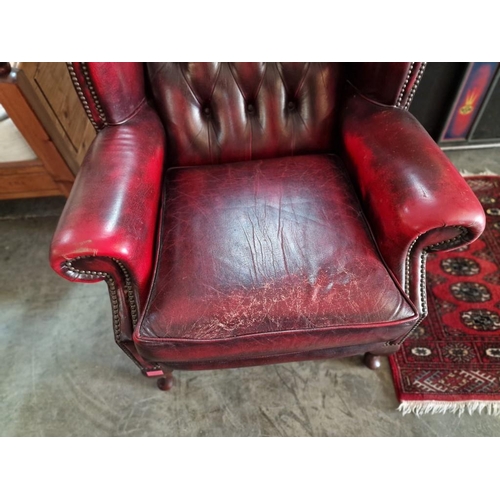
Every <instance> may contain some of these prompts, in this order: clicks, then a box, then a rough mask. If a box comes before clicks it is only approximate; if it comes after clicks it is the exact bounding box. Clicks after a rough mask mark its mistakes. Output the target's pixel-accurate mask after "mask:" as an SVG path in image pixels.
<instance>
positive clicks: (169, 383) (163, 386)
mask: <svg viewBox="0 0 500 500" xmlns="http://www.w3.org/2000/svg"><path fill="white" fill-rule="evenodd" d="M163 373H164V374H165V376H164V377H161V378H159V379H158V380H157V381H156V385H157V386H158V389H160V390H161V391H169V390H170V389H172V387H173V386H174V382H175V378H174V376H173V375H172V370H165V369H164V370H163Z"/></svg>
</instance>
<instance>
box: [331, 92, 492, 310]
mask: <svg viewBox="0 0 500 500" xmlns="http://www.w3.org/2000/svg"><path fill="white" fill-rule="evenodd" d="M341 127H342V130H341V134H342V146H343V154H344V159H345V162H346V164H347V167H348V169H349V170H350V173H351V176H352V178H353V181H354V183H355V185H356V187H357V190H358V194H359V196H360V198H361V202H362V205H363V208H364V211H365V215H366V217H367V218H368V220H369V223H370V226H371V228H372V231H373V234H374V237H375V240H376V241H377V244H378V246H379V249H380V252H381V254H382V256H383V258H384V259H385V261H386V263H387V265H388V266H389V268H390V269H391V270H392V272H393V273H394V275H395V276H396V278H397V279H398V280H399V281H400V283H401V285H402V286H403V287H404V288H405V290H406V291H407V293H409V295H410V297H411V299H412V300H413V301H414V303H415V305H416V306H417V307H418V309H419V310H420V311H421V313H422V314H423V315H425V313H426V308H425V279H424V278H425V276H424V271H425V255H426V253H427V252H429V251H439V250H449V249H452V248H456V247H459V246H462V245H464V244H466V243H469V242H471V241H473V240H475V239H476V238H477V237H479V236H480V234H481V233H482V231H483V229H484V225H485V215H484V210H483V208H482V207H481V204H480V203H479V201H478V200H477V198H476V196H475V195H474V193H473V192H472V191H471V189H470V188H469V186H468V185H467V183H466V182H465V180H464V179H463V178H462V176H461V175H460V173H459V172H458V171H457V170H456V168H455V167H454V166H453V164H452V163H451V162H450V161H449V160H448V158H447V157H446V155H445V154H444V153H443V152H442V151H441V149H440V148H439V147H438V145H437V144H436V143H435V142H434V141H433V139H432V138H431V137H430V136H429V135H428V134H427V132H426V131H425V130H424V128H423V127H422V126H421V125H420V124H419V123H418V121H417V120H416V119H415V118H414V117H413V116H412V115H411V114H410V113H408V112H407V111H403V110H402V109H398V108H395V107H390V106H383V105H380V104H377V103H375V102H372V101H369V100H367V99H365V98H363V97H361V96H360V95H358V94H354V95H353V96H352V97H351V98H350V99H349V100H348V101H347V104H346V109H345V110H344V118H343V121H342V125H341Z"/></svg>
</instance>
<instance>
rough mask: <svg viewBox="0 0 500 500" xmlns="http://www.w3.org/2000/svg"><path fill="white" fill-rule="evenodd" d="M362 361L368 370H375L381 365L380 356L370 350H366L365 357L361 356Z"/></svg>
mask: <svg viewBox="0 0 500 500" xmlns="http://www.w3.org/2000/svg"><path fill="white" fill-rule="evenodd" d="M363 362H364V363H365V365H366V366H367V367H368V368H370V370H377V369H378V368H380V367H381V366H382V360H381V358H380V356H377V355H376V354H372V353H371V352H367V353H366V354H365V357H364V358H363Z"/></svg>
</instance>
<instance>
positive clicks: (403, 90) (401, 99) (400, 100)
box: [396, 62, 415, 107]
mask: <svg viewBox="0 0 500 500" xmlns="http://www.w3.org/2000/svg"><path fill="white" fill-rule="evenodd" d="M414 65H415V63H414V62H412V63H411V64H410V68H409V69H408V73H407V74H406V80H405V82H404V83H403V87H402V88H401V92H400V93H399V97H398V101H397V103H396V105H397V106H398V107H400V106H401V102H402V101H403V96H404V93H405V90H406V87H407V86H408V82H409V81H410V77H411V74H412V72H413V66H414Z"/></svg>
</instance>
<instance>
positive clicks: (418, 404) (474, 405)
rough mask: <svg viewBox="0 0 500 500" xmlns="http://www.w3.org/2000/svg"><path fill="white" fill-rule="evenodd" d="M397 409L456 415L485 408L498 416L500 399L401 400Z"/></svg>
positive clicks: (407, 412)
mask: <svg viewBox="0 0 500 500" xmlns="http://www.w3.org/2000/svg"><path fill="white" fill-rule="evenodd" d="M398 410H399V411H400V412H402V413H403V415H408V414H409V413H414V414H415V415H417V416H418V417H420V416H422V415H427V414H428V413H430V414H431V415H436V414H438V413H448V412H449V413H458V416H459V417H460V416H462V414H463V413H464V412H465V411H467V412H468V413H469V415H472V414H473V413H474V412H478V413H479V414H481V412H482V411H483V410H486V414H487V415H493V416H495V417H499V416H500V401H403V402H402V403H401V404H400V405H399V407H398Z"/></svg>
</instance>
